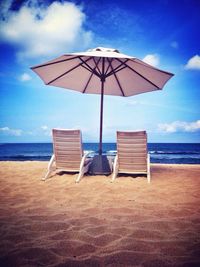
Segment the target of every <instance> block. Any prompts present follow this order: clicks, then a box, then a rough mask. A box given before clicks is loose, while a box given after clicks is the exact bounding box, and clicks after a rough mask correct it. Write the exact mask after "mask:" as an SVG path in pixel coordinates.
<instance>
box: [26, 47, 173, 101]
mask: <svg viewBox="0 0 200 267" xmlns="http://www.w3.org/2000/svg"><path fill="white" fill-rule="evenodd" d="M31 69H32V70H33V71H34V72H36V73H37V74H38V75H39V76H40V78H41V79H42V80H43V81H44V83H45V84H47V85H52V86H56V87H62V88H67V89H71V90H75V91H79V92H81V93H87V94H101V86H100V85H99V83H100V81H101V80H102V79H104V80H105V83H104V95H117V96H132V95H137V94H141V93H145V92H149V91H154V90H159V89H162V88H163V86H164V85H165V83H166V82H167V81H168V80H169V79H170V78H171V77H172V75H173V74H171V73H169V72H166V71H162V70H159V69H157V68H155V67H153V66H151V65H148V64H146V63H144V62H143V61H141V60H139V59H137V58H135V57H131V56H127V55H124V54H121V53H119V51H118V50H116V49H110V48H102V47H97V48H95V49H91V50H89V51H87V52H80V53H71V54H66V55H62V56H60V57H58V58H55V59H53V60H50V61H48V62H46V63H44V64H40V65H37V66H34V67H32V68H31Z"/></svg>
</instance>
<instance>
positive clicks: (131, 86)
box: [31, 47, 173, 155]
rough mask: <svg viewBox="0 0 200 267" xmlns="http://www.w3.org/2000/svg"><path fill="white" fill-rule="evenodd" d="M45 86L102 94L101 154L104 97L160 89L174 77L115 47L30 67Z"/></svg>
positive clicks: (74, 54)
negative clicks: (122, 52)
mask: <svg viewBox="0 0 200 267" xmlns="http://www.w3.org/2000/svg"><path fill="white" fill-rule="evenodd" d="M31 69H32V70H33V71H34V72H35V73H37V74H38V75H39V76H40V78H41V79H42V80H43V81H44V83H45V84H46V85H52V86H56V87H62V88H66V89H71V90H75V91H79V92H81V93H87V94H101V110H100V138H99V154H100V155H101V154H102V125H103V96H104V95H117V96H123V97H126V96H132V95H137V94H141V93H145V92H150V91H155V90H160V89H162V88H163V86H164V85H165V83H166V82H167V81H168V80H169V79H170V78H171V77H172V76H173V74H172V73H169V72H166V71H163V70H160V69H157V68H155V67H153V66H151V65H149V64H146V63H145V62H143V61H141V60H139V59H137V58H135V57H131V56H127V55H124V54H121V53H120V52H119V51H118V50H116V49H111V48H103V47H97V48H95V49H90V50H88V51H87V52H80V53H70V54H66V55H62V56H60V57H58V58H55V59H53V60H50V61H48V62H46V63H43V64H40V65H37V66H34V67H32V68H31Z"/></svg>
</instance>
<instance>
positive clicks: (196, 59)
mask: <svg viewBox="0 0 200 267" xmlns="http://www.w3.org/2000/svg"><path fill="white" fill-rule="evenodd" d="M185 69H196V70H200V56H199V55H195V56H193V57H192V58H190V59H189V60H188V62H187V64H186V65H185Z"/></svg>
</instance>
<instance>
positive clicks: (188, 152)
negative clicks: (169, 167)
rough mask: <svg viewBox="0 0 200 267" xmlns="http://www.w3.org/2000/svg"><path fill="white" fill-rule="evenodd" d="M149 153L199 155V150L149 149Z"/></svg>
mask: <svg viewBox="0 0 200 267" xmlns="http://www.w3.org/2000/svg"><path fill="white" fill-rule="evenodd" d="M149 153H150V154H166V155H168V154H169V155H171V154H173V155H187V154H190V155H200V152H199V151H159V150H158V151H149Z"/></svg>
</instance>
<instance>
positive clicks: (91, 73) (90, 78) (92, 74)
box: [82, 72, 94, 94]
mask: <svg viewBox="0 0 200 267" xmlns="http://www.w3.org/2000/svg"><path fill="white" fill-rule="evenodd" d="M93 75H94V73H93V72H91V74H90V77H89V79H88V81H87V83H86V85H85V87H84V89H83V92H82V93H83V94H84V93H85V91H86V89H87V87H88V84H89V83H90V81H91V79H92V76H93Z"/></svg>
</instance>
